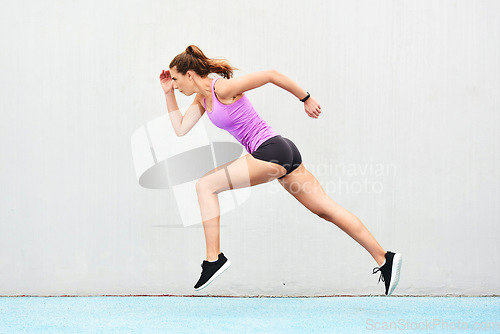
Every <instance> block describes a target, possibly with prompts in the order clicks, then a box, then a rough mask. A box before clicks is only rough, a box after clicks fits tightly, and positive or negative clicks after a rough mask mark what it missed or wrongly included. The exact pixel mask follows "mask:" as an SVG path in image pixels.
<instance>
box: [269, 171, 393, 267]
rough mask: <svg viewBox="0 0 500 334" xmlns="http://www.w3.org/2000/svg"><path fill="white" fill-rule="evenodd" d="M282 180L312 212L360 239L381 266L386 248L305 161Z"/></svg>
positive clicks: (358, 240) (361, 243) (282, 183)
mask: <svg viewBox="0 0 500 334" xmlns="http://www.w3.org/2000/svg"><path fill="white" fill-rule="evenodd" d="M278 181H279V182H280V184H281V185H282V186H283V187H284V188H285V189H286V190H287V191H288V192H289V193H290V194H292V195H293V196H294V197H295V198H296V199H297V200H298V201H299V202H300V203H302V204H303V205H304V206H305V207H306V208H308V209H309V210H310V211H311V212H313V213H315V214H317V215H318V216H320V217H321V218H324V219H326V220H328V221H330V222H332V223H334V224H335V225H337V226H338V227H339V228H340V229H342V230H343V231H344V232H346V233H347V234H348V235H349V236H351V237H352V238H353V239H354V240H356V241H357V242H358V243H359V244H360V245H361V246H363V247H364V248H365V249H366V250H367V251H368V252H369V253H370V254H371V256H372V257H373V258H374V259H375V261H376V262H377V264H378V265H379V266H380V265H381V264H382V263H383V262H384V261H385V253H386V251H385V250H384V249H383V248H382V247H381V246H380V244H379V243H378V242H377V240H375V238H374V237H373V235H372V234H371V233H370V231H368V229H367V228H366V227H365V226H364V225H363V223H361V221H360V220H359V219H358V218H357V217H356V216H355V215H353V214H352V213H351V212H349V211H347V210H346V209H344V208H343V207H342V206H340V205H339V204H337V203H336V202H335V201H334V200H333V199H331V198H330V196H328V194H327V193H326V192H325V191H324V190H323V188H322V187H321V185H320V183H319V182H318V180H317V179H316V178H315V177H314V175H312V174H311V173H310V172H309V171H308V170H307V169H306V168H305V167H304V165H303V164H300V166H299V167H298V168H296V169H295V170H294V171H293V172H292V173H290V174H288V175H287V176H285V177H284V178H282V179H280V180H278Z"/></svg>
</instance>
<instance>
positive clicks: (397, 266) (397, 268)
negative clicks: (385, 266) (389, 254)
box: [387, 253, 403, 296]
mask: <svg viewBox="0 0 500 334" xmlns="http://www.w3.org/2000/svg"><path fill="white" fill-rule="evenodd" d="M402 263H403V256H402V255H401V254H398V253H396V254H394V258H393V260H392V273H391V285H390V286H389V293H388V294H387V295H388V296H390V295H391V293H392V292H393V291H394V289H396V286H398V283H399V273H400V272H401V264H402Z"/></svg>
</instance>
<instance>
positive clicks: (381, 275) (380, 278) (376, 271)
mask: <svg viewBox="0 0 500 334" xmlns="http://www.w3.org/2000/svg"><path fill="white" fill-rule="evenodd" d="M379 271H380V277H379V278H378V282H377V284H379V283H380V280H382V282H385V280H384V275H383V274H382V271H381V270H380V267H375V268H373V273H372V274H376V273H378V272H379Z"/></svg>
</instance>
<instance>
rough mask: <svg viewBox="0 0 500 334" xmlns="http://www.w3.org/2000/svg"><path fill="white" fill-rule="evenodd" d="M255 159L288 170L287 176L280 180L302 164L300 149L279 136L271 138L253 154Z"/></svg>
mask: <svg viewBox="0 0 500 334" xmlns="http://www.w3.org/2000/svg"><path fill="white" fill-rule="evenodd" d="M252 156H253V157H254V158H255V159H260V160H264V161H267V162H274V163H276V164H278V165H281V166H283V167H285V168H286V174H285V175H283V176H281V177H279V178H278V179H281V178H284V177H285V176H287V175H288V174H290V173H291V172H293V171H294V170H295V168H297V167H299V165H300V164H301V163H302V157H301V155H300V152H299V149H298V148H297V146H295V144H294V143H293V142H292V141H291V140H290V139H288V138H285V137H282V136H281V135H277V136H274V137H271V138H269V139H268V140H266V141H265V142H263V143H262V144H260V146H259V147H258V148H257V149H256V150H255V151H254V152H253V153H252Z"/></svg>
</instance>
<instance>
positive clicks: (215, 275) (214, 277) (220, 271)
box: [195, 259, 231, 291]
mask: <svg viewBox="0 0 500 334" xmlns="http://www.w3.org/2000/svg"><path fill="white" fill-rule="evenodd" d="M230 265H231V261H230V260H229V259H228V260H227V261H226V263H224V265H223V266H222V267H221V268H220V269H219V270H218V271H217V272H216V273H215V274H214V275H213V276H212V277H210V279H209V280H208V281H207V282H206V283H205V284H203V285H202V286H200V287H199V288H198V289H195V290H196V291H198V290H201V289H204V288H206V287H207V286H208V285H209V284H210V283H212V281H213V280H214V279H216V278H217V277H218V276H219V275H220V274H222V273H223V272H224V271H225V270H226V269H227V268H229V266H230Z"/></svg>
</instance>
